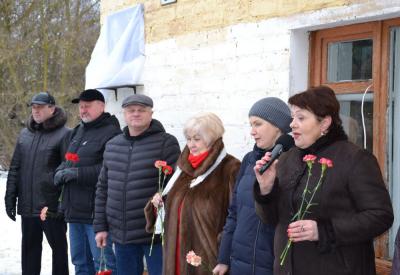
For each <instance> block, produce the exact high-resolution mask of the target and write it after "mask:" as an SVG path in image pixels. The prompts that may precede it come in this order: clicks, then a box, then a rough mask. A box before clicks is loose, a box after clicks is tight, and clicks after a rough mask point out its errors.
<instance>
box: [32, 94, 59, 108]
mask: <svg viewBox="0 0 400 275" xmlns="http://www.w3.org/2000/svg"><path fill="white" fill-rule="evenodd" d="M33 104H38V105H47V104H48V105H56V101H55V99H54V97H53V96H52V95H51V94H49V93H48V92H40V93H37V94H35V95H34V96H33V97H32V100H31V103H29V106H32V105H33Z"/></svg>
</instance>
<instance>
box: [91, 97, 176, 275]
mask: <svg viewBox="0 0 400 275" xmlns="http://www.w3.org/2000/svg"><path fill="white" fill-rule="evenodd" d="M122 108H123V114H124V118H125V122H126V124H127V126H126V127H125V128H124V129H123V133H122V134H120V135H118V136H116V137H115V138H113V139H112V140H110V141H109V142H108V143H107V145H106V149H105V151H104V162H103V167H102V170H101V173H100V176H99V182H98V184H97V191H96V208H95V209H96V211H95V218H94V222H93V224H94V230H95V231H96V241H97V244H98V246H101V247H102V246H105V245H106V244H107V241H106V240H107V236H109V235H111V238H112V240H113V242H114V244H115V255H116V260H117V269H118V274H122V275H126V274H129V275H142V274H143V256H145V257H146V262H147V270H148V271H149V275H161V269H162V247H161V243H160V239H159V238H158V237H157V238H156V241H155V243H154V245H153V248H152V252H151V255H149V254H150V244H151V239H152V235H151V234H149V233H147V232H146V230H145V225H146V220H145V215H144V211H143V209H144V207H145V205H146V203H147V202H148V201H149V199H150V198H151V197H152V196H153V194H154V193H156V192H157V191H158V169H156V168H155V167H154V163H155V161H156V160H164V161H166V162H167V163H168V165H171V166H175V163H176V161H177V159H178V156H179V154H180V149H179V144H178V141H177V139H176V138H175V137H174V136H172V135H170V134H168V133H166V132H165V129H164V127H163V126H162V124H161V123H160V122H159V121H158V120H156V119H153V118H152V114H153V110H152V108H153V100H152V99H151V98H150V97H148V96H146V95H139V94H135V95H131V96H129V97H127V98H126V99H125V100H124V101H123V102H122Z"/></svg>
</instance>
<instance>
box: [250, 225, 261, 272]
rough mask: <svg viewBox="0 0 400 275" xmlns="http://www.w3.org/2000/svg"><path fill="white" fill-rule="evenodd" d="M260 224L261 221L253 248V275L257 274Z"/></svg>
mask: <svg viewBox="0 0 400 275" xmlns="http://www.w3.org/2000/svg"><path fill="white" fill-rule="evenodd" d="M260 224H261V221H260V220H259V221H258V225H257V232H256V238H255V240H254V247H253V268H252V269H253V273H252V274H253V275H254V274H256V247H257V241H258V234H259V233H260Z"/></svg>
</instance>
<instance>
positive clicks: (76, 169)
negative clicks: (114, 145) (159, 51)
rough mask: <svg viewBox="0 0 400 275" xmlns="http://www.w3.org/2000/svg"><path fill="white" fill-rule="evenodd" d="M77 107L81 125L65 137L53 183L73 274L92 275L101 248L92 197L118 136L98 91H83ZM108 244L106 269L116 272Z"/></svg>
mask: <svg viewBox="0 0 400 275" xmlns="http://www.w3.org/2000/svg"><path fill="white" fill-rule="evenodd" d="M72 103H77V104H79V116H80V118H81V122H80V123H79V124H78V125H77V126H76V127H75V128H74V129H73V130H72V132H71V133H70V135H68V136H67V138H66V141H65V143H66V144H67V146H66V148H67V150H66V154H65V160H64V161H63V163H62V164H61V165H60V166H59V167H58V168H57V172H56V174H55V176H54V184H55V185H56V186H63V198H62V208H63V211H64V216H65V220H66V221H67V222H68V223H69V238H70V249H71V260H72V263H73V264H74V266H75V274H76V275H81V274H82V275H83V274H88V275H89V274H90V275H93V274H95V272H96V271H97V270H99V264H100V257H101V255H100V249H99V248H97V246H96V241H95V235H94V231H93V225H92V223H93V217H94V196H95V190H96V183H97V178H98V175H99V172H100V169H101V164H102V162H103V152H104V148H105V144H106V142H107V141H108V140H110V139H111V138H113V137H114V136H116V135H118V134H119V133H121V129H120V126H119V122H118V120H117V118H116V117H115V116H113V115H110V114H109V113H107V112H104V109H105V100H104V96H103V94H102V93H101V92H99V91H98V90H94V89H90V90H85V91H83V92H82V93H81V94H80V95H79V97H78V98H75V99H73V100H72ZM111 245H112V244H111V242H109V244H108V246H107V247H105V251H104V252H105V257H106V261H107V267H108V268H110V269H112V270H113V274H114V273H115V274H116V269H115V257H114V253H113V251H112V246H111Z"/></svg>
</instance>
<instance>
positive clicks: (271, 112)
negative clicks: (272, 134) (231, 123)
mask: <svg viewBox="0 0 400 275" xmlns="http://www.w3.org/2000/svg"><path fill="white" fill-rule="evenodd" d="M250 116H257V117H259V118H262V119H264V120H266V121H268V122H269V123H271V124H272V125H274V126H276V127H277V128H279V129H280V130H281V131H282V133H284V134H286V133H289V132H291V131H292V130H291V128H290V126H289V125H290V123H291V122H292V117H291V115H290V109H289V107H288V105H287V104H286V103H285V102H283V101H282V100H281V99H279V98H277V97H266V98H263V99H260V100H259V101H257V102H256V103H254V105H253V106H252V107H251V109H250V111H249V117H250Z"/></svg>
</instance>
